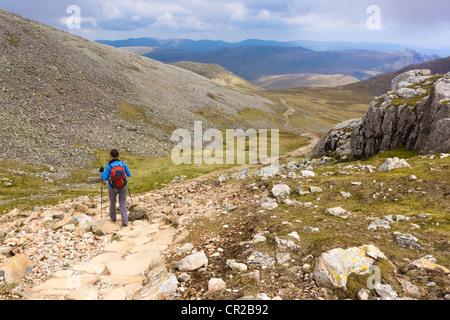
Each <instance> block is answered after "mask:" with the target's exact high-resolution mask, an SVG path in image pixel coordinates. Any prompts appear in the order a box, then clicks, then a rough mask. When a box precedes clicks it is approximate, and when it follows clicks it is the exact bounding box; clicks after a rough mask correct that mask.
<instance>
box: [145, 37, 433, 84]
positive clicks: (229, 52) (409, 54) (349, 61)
mask: <svg viewBox="0 0 450 320" xmlns="http://www.w3.org/2000/svg"><path fill="white" fill-rule="evenodd" d="M144 56H146V57H148V58H151V59H154V60H158V61H161V62H165V63H175V62H179V61H183V60H185V61H192V62H200V63H210V64H218V65H220V66H222V67H224V68H226V69H227V70H229V71H231V72H233V73H234V74H236V75H238V76H240V77H242V78H244V79H246V80H249V81H254V80H257V79H259V78H261V77H264V76H272V75H282V74H299V73H313V74H324V75H334V74H343V75H350V76H353V77H355V78H357V79H360V80H363V79H368V78H370V77H372V76H374V75H376V74H379V73H384V72H392V71H394V70H398V69H401V68H403V67H405V66H408V65H411V64H416V63H422V62H427V61H431V60H433V59H434V57H430V56H424V55H422V54H420V53H418V52H415V51H413V50H401V51H391V52H385V51H369V50H340V51H330V52H316V51H312V50H308V49H304V48H300V47H280V46H255V45H251V46H243V47H236V48H220V49H216V50H212V51H208V52H203V53H192V52H188V51H180V50H170V49H157V50H153V51H152V52H150V53H147V54H145V55H144Z"/></svg>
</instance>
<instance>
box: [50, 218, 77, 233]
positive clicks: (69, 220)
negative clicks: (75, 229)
mask: <svg viewBox="0 0 450 320" xmlns="http://www.w3.org/2000/svg"><path fill="white" fill-rule="evenodd" d="M69 224H73V225H77V224H78V219H77V218H75V217H64V219H62V220H61V221H59V222H57V223H55V224H54V225H53V227H52V229H53V230H58V229H60V228H62V227H64V226H67V225H69Z"/></svg>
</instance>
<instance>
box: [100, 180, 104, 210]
mask: <svg viewBox="0 0 450 320" xmlns="http://www.w3.org/2000/svg"><path fill="white" fill-rule="evenodd" d="M100 186H101V187H100V188H101V193H100V195H101V196H100V219H103V177H102V174H101V173H100Z"/></svg>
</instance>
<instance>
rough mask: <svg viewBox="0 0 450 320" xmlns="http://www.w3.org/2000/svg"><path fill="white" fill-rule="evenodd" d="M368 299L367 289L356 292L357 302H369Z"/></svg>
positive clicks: (368, 291) (368, 292)
mask: <svg viewBox="0 0 450 320" xmlns="http://www.w3.org/2000/svg"><path fill="white" fill-rule="evenodd" d="M369 297H370V290H367V289H361V290H359V292H358V299H359V300H369Z"/></svg>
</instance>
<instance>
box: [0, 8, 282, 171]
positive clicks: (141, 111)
mask: <svg viewBox="0 0 450 320" xmlns="http://www.w3.org/2000/svg"><path fill="white" fill-rule="evenodd" d="M0 39H1V45H0V89H1V90H0V91H1V93H0V94H1V95H0V129H1V132H2V143H1V145H0V160H9V161H25V162H34V163H36V162H37V163H40V164H49V165H63V164H66V165H71V164H75V163H76V164H77V165H78V166H86V165H89V164H90V163H91V161H92V159H93V156H94V154H93V150H95V149H103V150H105V149H110V148H113V147H114V148H117V149H119V150H127V151H129V152H131V153H133V154H136V155H141V156H161V155H165V154H167V152H168V151H169V149H170V145H171V143H170V136H171V133H172V132H173V131H174V130H175V129H178V128H187V129H189V130H192V128H193V123H194V121H198V120H203V121H204V127H205V128H206V127H212V126H213V123H212V122H211V121H208V119H204V117H201V114H200V113H199V111H201V110H204V109H205V108H207V109H210V110H216V111H217V112H220V113H221V114H222V123H223V124H226V125H227V126H230V125H231V124H233V125H234V126H235V127H237V128H241V127H242V128H245V127H248V126H250V125H251V126H253V127H256V126H257V125H258V124H261V125H264V122H263V121H261V120H260V121H259V122H258V123H252V122H251V121H248V120H245V119H243V118H240V117H239V116H238V111H240V110H244V109H246V108H253V109H258V110H260V111H261V112H262V113H263V114H265V115H270V114H271V113H274V111H273V110H272V109H271V108H270V107H269V106H270V105H271V104H272V103H271V102H270V101H269V100H266V99H263V98H260V97H258V96H255V95H253V94H251V95H249V94H243V93H242V92H241V93H240V92H237V91H233V90H228V89H226V88H224V87H223V86H220V85H218V84H217V83H215V82H212V81H210V80H208V79H206V78H204V77H202V76H199V75H197V74H195V73H192V72H190V71H187V70H183V69H181V68H177V67H175V66H170V65H164V64H162V63H160V62H156V61H153V60H150V59H147V58H144V57H142V56H139V55H136V54H132V53H130V52H126V51H124V50H118V49H114V48H111V47H109V46H105V45H102V44H98V43H94V42H91V41H88V40H86V39H83V38H80V37H77V36H73V35H70V34H68V33H65V32H62V31H60V30H56V29H54V28H51V27H49V26H46V25H43V24H41V23H38V22H35V21H32V20H29V19H25V18H22V17H20V16H18V15H15V14H12V13H9V12H6V11H3V10H0ZM220 124H221V123H217V121H215V122H214V125H215V127H217V126H220Z"/></svg>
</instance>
